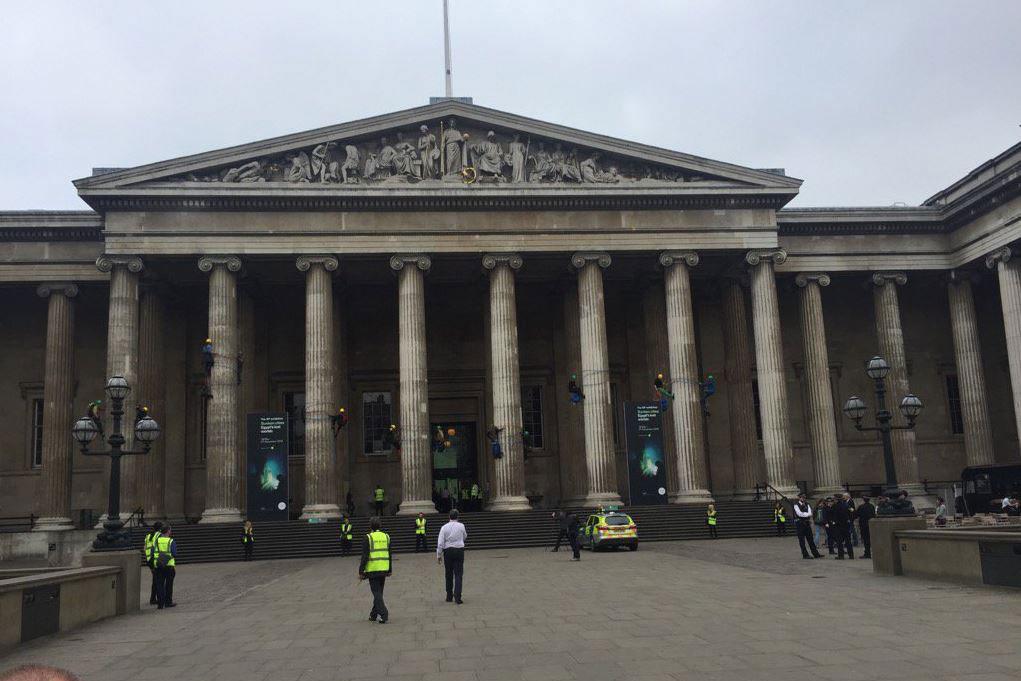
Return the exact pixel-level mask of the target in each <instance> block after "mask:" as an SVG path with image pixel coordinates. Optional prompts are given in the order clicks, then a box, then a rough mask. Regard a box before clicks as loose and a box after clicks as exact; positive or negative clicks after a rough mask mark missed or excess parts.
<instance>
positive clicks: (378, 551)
mask: <svg viewBox="0 0 1021 681" xmlns="http://www.w3.org/2000/svg"><path fill="white" fill-rule="evenodd" d="M366 537H368V539H369V559H368V560H367V561H366V562H365V574H369V573H370V572H390V535H388V534H387V533H386V532H380V531H379V530H376V531H375V532H370V533H369V534H367V535H366Z"/></svg>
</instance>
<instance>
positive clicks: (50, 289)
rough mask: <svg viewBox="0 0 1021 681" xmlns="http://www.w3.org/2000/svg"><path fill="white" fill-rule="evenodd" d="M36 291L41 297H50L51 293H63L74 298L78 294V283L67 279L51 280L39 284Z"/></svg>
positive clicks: (66, 296)
mask: <svg viewBox="0 0 1021 681" xmlns="http://www.w3.org/2000/svg"><path fill="white" fill-rule="evenodd" d="M35 292H36V295H38V296H39V297H40V298H49V297H50V294H51V293H58V294H61V295H63V296H64V297H65V298H74V297H75V296H76V295H78V285H77V284H72V283H71V282H67V281H56V282H53V281H50V282H46V283H45V284H39V286H38V288H36V290H35Z"/></svg>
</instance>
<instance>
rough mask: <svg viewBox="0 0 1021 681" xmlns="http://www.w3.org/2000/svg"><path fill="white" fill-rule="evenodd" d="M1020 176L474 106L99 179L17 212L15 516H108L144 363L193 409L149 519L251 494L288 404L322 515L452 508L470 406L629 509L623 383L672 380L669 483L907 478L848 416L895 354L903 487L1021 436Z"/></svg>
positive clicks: (985, 457) (726, 491) (505, 454)
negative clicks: (883, 179) (836, 157)
mask: <svg viewBox="0 0 1021 681" xmlns="http://www.w3.org/2000/svg"><path fill="white" fill-rule="evenodd" d="M451 118H454V119H455V126H456V127H455V128H453V129H454V130H455V131H456V132H458V133H459V136H455V135H452V134H449V133H450V132H451V127H450V125H449V121H450V119H451ZM441 121H442V122H443V123H444V125H443V128H442V129H441V128H440V125H439V124H440V122H441ZM423 127H424V128H425V130H422V129H421V128H423ZM490 131H492V133H493V134H489V132H490ZM465 133H467V137H465V136H464V134H465ZM405 137H407V139H408V140H409V141H408V142H405V141H404V139H405ZM430 137H432V139H430ZM381 138H385V139H386V140H387V141H384V140H383V139H381ZM458 140H460V141H458ZM340 149H343V150H344V151H345V153H338V152H337V150H340ZM1019 169H1021V145H1019V146H1018V147H1014V148H1012V149H1010V150H1008V151H1006V152H1004V153H1003V154H1002V155H1001V156H1000V157H998V158H997V159H994V160H993V161H990V162H989V163H987V164H985V165H983V166H982V167H980V168H978V169H976V170H975V171H973V172H971V173H969V174H968V175H967V176H965V177H964V178H963V179H962V180H960V181H959V182H957V183H955V184H954V185H953V186H951V187H949V188H947V189H946V190H944V191H942V192H940V193H939V194H937V195H935V196H933V197H932V198H930V199H929V200H927V201H926V202H924V203H923V205H921V206H918V207H912V208H877V209H873V208H860V209H854V208H847V209H825V208H820V209H788V208H784V206H785V205H786V204H787V203H788V202H789V201H790V200H791V199H792V198H794V196H796V194H797V191H798V187H799V185H800V180H796V179H793V178H790V177H787V176H785V175H783V174H781V173H778V172H776V171H759V170H753V169H749V168H742V167H740V166H733V165H729V164H725V163H719V162H716V161H710V160H706V159H702V158H698V157H693V156H688V155H685V154H679V153H674V152H668V151H664V150H662V149H657V148H653V147H643V146H642V145H638V144H632V143H625V142H621V141H619V140H614V139H612V138H607V137H602V136H598V135H591V134H588V133H584V132H581V131H578V130H573V129H568V128H561V127H558V126H555V125H551V124H548V123H544V122H541V121H535V120H531V119H525V118H521V117H517V116H513V115H511V114H506V113H503V112H499V111H493V110H490V109H485V108H483V107H477V106H473V105H470V104H464V103H458V102H449V101H448V102H440V103H437V104H432V105H430V106H427V107H420V108H418V109H411V110H408V111H404V112H398V113H396V114H390V115H387V116H380V117H377V118H373V119H367V120H364V121H356V122H353V123H349V124H344V125H339V126H335V127H333V128H327V129H323V130H318V131H313V132H310V133H302V134H298V135H292V136H288V137H284V138H278V139H274V140H267V141H264V142H258V143H254V144H251V145H244V146H242V147H235V148H231V149H226V150H223V151H218V152H210V153H208V154H200V155H197V156H193V157H187V158H183V159H176V160H172V161H166V162H162V163H156V164H152V165H149V166H142V167H139V168H132V169H123V170H114V171H111V172H104V173H103V174H99V175H95V176H93V177H89V178H84V179H81V180H77V181H76V182H75V185H76V187H77V189H78V191H79V194H80V195H81V197H82V198H83V199H84V200H85V201H86V202H87V203H88V204H89V205H90V207H91V208H92V209H93V211H82V212H42V211H41V212H35V213H24V212H17V213H15V212H11V213H0V287H2V290H3V295H2V296H0V320H2V322H0V347H2V348H3V349H4V352H2V353H0V377H2V378H0V408H2V409H3V410H4V412H5V413H6V414H8V415H13V418H11V419H9V420H10V422H11V424H12V425H11V426H10V427H8V428H7V429H4V430H3V431H2V432H0V516H15V515H28V514H30V513H32V514H35V515H37V516H42V517H43V518H44V519H45V520H44V521H43V522H42V524H43V525H45V527H46V528H47V529H56V528H62V527H70V526H71V525H72V524H75V523H79V524H80V522H81V520H82V517H83V516H82V512H83V511H91V512H94V514H95V515H97V516H98V514H99V513H100V512H102V511H103V510H104V507H105V498H106V497H105V487H106V474H105V473H104V469H103V466H102V464H101V463H100V462H98V461H97V460H96V459H93V458H86V457H83V456H82V455H81V454H80V453H79V452H78V451H76V450H75V449H74V448H72V447H71V442H70V436H69V434H67V431H68V429H69V428H70V425H71V420H73V417H74V416H77V415H79V414H81V413H84V411H85V407H86V405H87V403H88V402H89V401H90V400H92V399H96V398H99V397H102V388H103V384H104V382H105V378H106V376H107V375H108V374H110V373H111V372H115V371H116V372H119V373H124V374H125V375H126V376H127V375H129V376H130V380H131V383H132V386H133V387H134V388H135V390H134V391H133V393H132V399H134V400H136V401H137V403H138V404H139V405H142V404H145V405H147V406H149V407H150V409H151V410H152V413H153V416H155V417H156V418H157V419H158V420H159V421H160V423H161V425H162V426H163V433H164V435H163V438H162V440H161V441H160V443H159V445H158V446H157V447H156V448H154V450H153V453H152V454H151V455H150V456H149V458H147V459H145V460H142V459H140V458H139V459H138V460H137V461H134V462H125V463H126V464H127V465H126V466H125V471H124V481H125V487H124V490H123V495H122V497H123V502H122V508H123V509H125V510H130V509H134V508H137V507H139V506H142V507H144V508H145V509H146V513H147V517H150V518H151V517H154V516H164V517H170V518H177V519H179V518H182V517H186V518H190V519H195V520H198V519H201V520H202V521H203V522H234V521H237V520H239V519H240V518H241V517H242V515H243V514H244V508H245V500H244V498H245V491H244V476H243V472H244V465H243V463H244V456H245V444H244V427H243V423H244V417H245V414H247V413H249V412H258V411H277V412H279V411H285V410H287V411H289V413H291V415H292V416H293V417H294V419H292V420H293V421H294V424H293V427H294V429H295V430H294V433H293V435H294V438H295V441H296V442H299V443H300V446H297V447H295V448H294V449H293V450H292V456H291V459H290V473H291V479H290V491H291V496H292V502H291V508H292V511H293V512H294V514H295V515H296V516H297V515H299V514H301V515H303V516H304V517H307V518H313V517H332V516H336V515H337V513H338V512H339V508H340V507H341V506H342V504H343V500H344V499H345V496H346V494H347V493H348V492H350V493H351V494H352V496H353V498H354V500H355V502H356V505H357V507H358V510H359V512H364V511H365V510H366V508H367V506H366V502H367V501H368V498H369V494H370V491H371V489H372V488H373V487H374V486H375V485H376V484H377V483H379V484H382V485H383V486H384V487H385V488H386V489H387V496H388V501H389V502H390V503H391V507H392V509H395V510H398V511H399V512H401V513H417V512H418V511H420V510H427V511H428V510H431V509H432V508H433V500H432V498H431V497H432V492H433V490H434V487H433V484H434V481H433V467H432V459H433V451H432V447H433V444H432V443H433V439H434V437H436V433H435V430H436V426H441V430H443V429H445V428H446V427H447V426H450V427H454V425H455V424H456V427H457V428H459V429H461V433H462V436H463V437H467V438H469V439H470V440H471V441H470V442H467V443H462V444H463V445H464V446H466V447H467V450H468V451H469V452H474V460H473V461H471V462H470V463H469V464H464V463H463V462H462V464H461V465H463V466H464V465H466V466H467V467H468V468H470V469H471V477H472V479H474V480H477V481H479V482H480V484H481V486H482V487H483V488H484V489H486V490H487V491H488V495H487V496H488V499H489V500H490V506H491V508H492V509H493V510H514V509H521V508H526V507H527V506H528V504H529V503H531V504H538V505H540V506H555V505H557V504H560V503H582V502H588V503H597V502H614V501H617V500H618V499H623V500H625V501H626V500H627V499H628V496H629V495H628V486H627V471H626V464H625V461H624V422H623V415H624V412H623V405H624V403H625V402H633V401H652V400H656V399H659V397H658V395H657V393H656V391H655V389H654V387H653V382H654V379H655V377H656V375H657V374H664V384H665V385H666V386H667V388H668V390H669V391H670V392H671V393H672V394H673V398H672V400H670V401H669V402H670V404H669V407H668V409H667V410H666V411H665V412H664V419H665V421H666V425H665V434H666V435H667V436H668V437H669V442H668V444H667V453H668V454H669V457H668V458H669V461H667V462H666V469H667V471H668V474H669V478H670V479H669V483H668V492H669V496H670V500H671V502H673V503H704V502H706V501H707V500H709V499H711V498H730V497H732V496H738V497H745V496H747V495H749V494H750V493H752V492H753V491H754V489H753V488H754V486H755V485H757V484H765V483H768V484H770V485H772V486H773V487H775V488H777V489H780V490H781V491H783V492H786V493H789V492H792V491H793V490H794V489H796V486H797V485H798V484H805V485H807V486H808V487H809V488H810V489H813V490H817V491H819V492H832V491H833V490H835V489H837V488H839V487H840V486H842V485H843V484H845V483H850V484H871V483H880V482H882V480H883V463H882V456H881V448H880V446H879V443H878V440H877V439H876V438H875V437H874V435H873V434H868V433H859V432H857V431H856V430H855V429H854V428H853V424H851V423H850V422H849V421H847V420H846V419H845V418H843V416H842V415H841V414H840V411H839V410H840V407H841V405H842V404H843V401H844V400H845V399H846V397H848V396H849V395H851V394H861V395H863V396H865V397H866V401H867V402H868V403H869V404H870V406H871V405H872V400H871V386H870V382H869V380H868V379H867V378H866V377H865V375H864V373H863V372H862V369H861V367H862V366H863V362H864V360H866V359H867V358H869V357H871V356H872V355H874V354H880V353H882V354H884V356H886V359H887V360H888V361H889V362H890V363H891V365H892V367H893V372H892V373H891V377H890V380H889V381H888V387H889V389H890V393H891V398H893V399H896V400H899V398H900V397H901V395H902V394H903V393H906V392H907V391H909V390H910V391H911V392H913V393H915V394H917V395H919V396H920V397H921V398H922V399H923V401H924V402H925V405H926V408H925V411H924V412H923V414H922V417H921V419H920V420H919V423H918V427H917V430H916V431H915V432H913V433H902V434H901V435H898V437H897V438H896V440H895V443H894V450H895V458H896V464H897V473H898V477H899V479H900V481H901V482H902V483H905V484H911V485H912V487H913V489H915V490H916V491H918V490H921V489H922V486H923V484H924V482H925V481H943V480H948V479H954V478H957V477H958V476H959V474H960V470H961V468H962V467H964V466H965V465H969V464H987V463H996V462H998V463H1007V462H1017V461H1019V454H1018V438H1017V425H1016V424H1017V423H1018V420H1019V419H1021V399H1019V398H1018V395H1021V370H1019V369H1018V367H1021V333H1019V332H1018V330H1017V328H1016V327H1018V326H1019V324H1018V318H1021V311H1019V309H1018V305H1017V304H1016V303H1017V300H1019V299H1021V292H1019V291H1021V289H1019V285H1018V276H1017V271H1018V265H1017V263H1018V258H1017V256H1016V253H1017V248H1018V246H1016V245H1015V244H1016V243H1017V242H1018V241H1019V240H1021V220H1019V216H1021V180H1019ZM196 265H197V266H196ZM1001 293H1002V295H1001ZM206 338H210V340H211V342H212V348H213V357H214V362H213V365H212V370H211V372H210V375H209V376H208V378H207V377H206V375H205V367H204V363H203V351H202V345H203V341H204V339H206ZM709 374H713V375H714V376H715V379H716V386H717V390H716V393H715V395H713V396H712V397H710V398H708V400H705V401H703V400H702V390H703V387H702V386H704V384H705V381H706V380H707V378H706V377H707V376H708V375H709ZM572 375H575V376H576V377H577V378H576V383H577V386H578V389H579V390H580V392H581V393H583V394H584V399H583V400H581V401H580V404H574V403H573V402H572V399H571V396H570V393H569V389H568V386H569V383H570V380H571V376H572ZM340 407H345V410H346V414H347V415H348V417H349V418H350V422H349V424H348V426H347V427H346V428H345V429H344V430H342V431H341V432H340V433H339V435H334V433H333V431H332V429H331V423H332V417H333V416H334V415H335V414H336V413H337V410H338V409H339V408H340ZM65 422H66V423H65ZM390 423H393V424H394V425H395V426H397V438H398V440H399V444H400V447H399V448H397V447H390V446H388V445H386V444H385V441H386V438H385V435H384V432H383V431H384V430H386V429H388V427H389V425H390ZM526 430H528V431H529V432H528V434H527V435H526V434H525V431H526ZM487 431H490V433H491V435H492V437H487ZM61 433H65V434H67V438H66V439H63V436H62V435H61ZM494 434H495V435H494ZM440 437H441V439H442V433H441V434H440ZM493 439H495V440H496V441H497V442H498V443H499V445H500V450H501V452H502V456H500V457H494V456H492V455H491V451H492V440H493Z"/></svg>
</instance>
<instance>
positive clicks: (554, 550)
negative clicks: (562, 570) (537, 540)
mask: <svg viewBox="0 0 1021 681" xmlns="http://www.w3.org/2000/svg"><path fill="white" fill-rule="evenodd" d="M559 550H560V549H553V550H552V551H551V552H550V553H556V552H557V551H559Z"/></svg>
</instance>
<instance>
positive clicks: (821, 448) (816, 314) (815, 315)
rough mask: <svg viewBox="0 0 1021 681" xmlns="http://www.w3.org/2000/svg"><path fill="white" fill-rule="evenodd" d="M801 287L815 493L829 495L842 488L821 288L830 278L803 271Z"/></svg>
mask: <svg viewBox="0 0 1021 681" xmlns="http://www.w3.org/2000/svg"><path fill="white" fill-rule="evenodd" d="M794 282H795V284H797V286H798V287H799V288H800V289H801V306H800V312H801V344H802V350H803V352H804V363H805V383H804V385H805V399H806V402H807V405H806V406H807V407H808V435H809V440H810V441H811V443H812V468H813V470H814V471H815V485H814V486H813V489H812V496H823V497H825V496H830V495H833V494H836V493H838V492H841V491H842V488H841V487H840V454H839V450H838V448H837V424H836V422H835V421H834V411H833V390H832V387H831V385H830V358H829V352H828V351H827V349H826V320H825V318H824V316H823V311H822V287H824V286H829V285H830V277H829V275H828V274H825V273H822V272H803V273H801V274H799V275H798V276H797V277H796V278H795V279H794Z"/></svg>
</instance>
